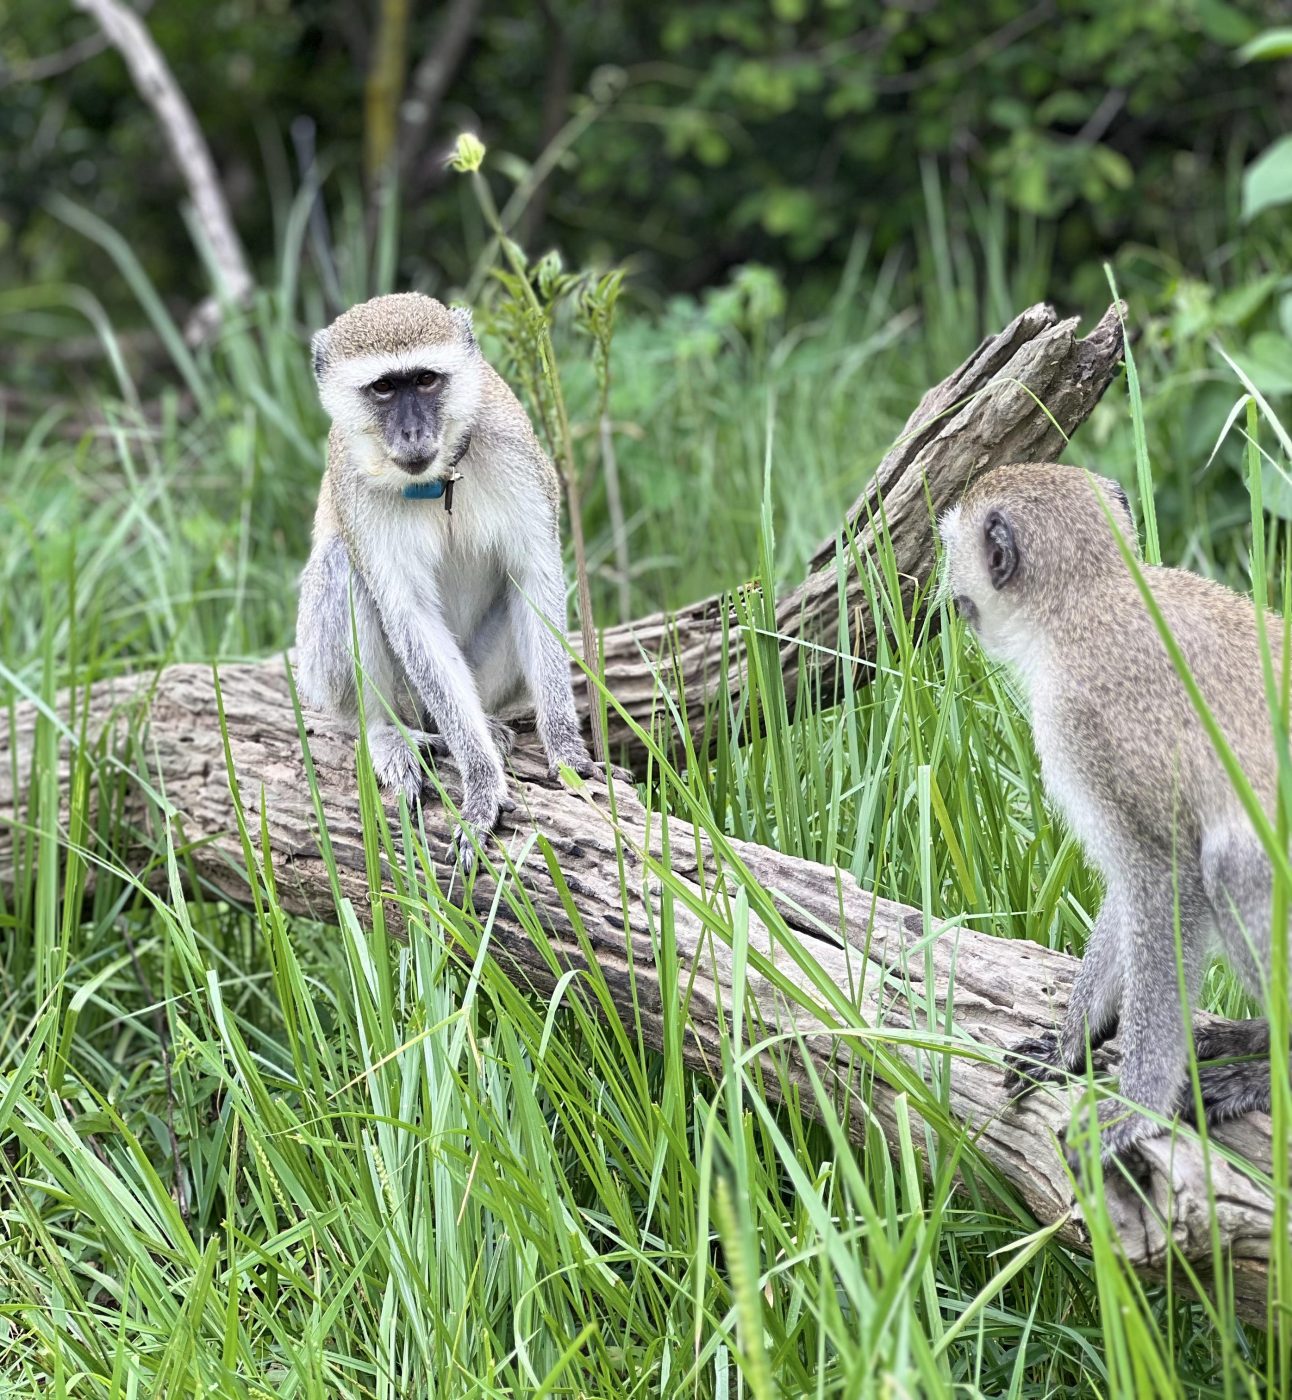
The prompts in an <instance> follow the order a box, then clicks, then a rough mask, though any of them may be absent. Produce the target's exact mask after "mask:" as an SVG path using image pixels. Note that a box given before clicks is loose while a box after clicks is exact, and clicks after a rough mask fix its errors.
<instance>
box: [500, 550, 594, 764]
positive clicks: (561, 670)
mask: <svg viewBox="0 0 1292 1400" xmlns="http://www.w3.org/2000/svg"><path fill="white" fill-rule="evenodd" d="M516 584H517V586H516V587H513V588H511V589H509V590H508V605H509V608H510V612H511V624H512V633H513V636H514V637H515V646H516V652H517V655H518V656H519V657H520V666H521V671H522V673H523V674H524V677H525V680H526V682H527V683H528V685H529V690H530V694H531V695H532V696H533V698H534V712H535V716H536V718H537V721H538V733H539V737H540V738H541V739H542V741H543V747H544V749H545V750H546V751H547V757H548V766H549V767H550V769H551V771H552V772H553V773H554V774H555V772H556V771H557V769H558V768H560V767H562V766H564V767H566V768H571V769H573V770H574V772H576V773H578V774H579V775H580V776H581V777H585V778H586V777H590V776H592V775H593V774H594V773H595V772H596V771H597V770H596V765H595V764H594V763H593V761H592V757H591V755H590V754H589V753H588V746H587V745H586V744H585V743H584V742H583V731H582V729H581V728H580V727H579V716H578V712H577V711H576V710H575V708H574V686H573V683H572V681H571V679H570V658H569V656H568V655H567V654H566V650H565V641H564V623H565V579H564V576H563V574H562V572H561V555H560V550H559V546H558V543H557V540H556V535H555V530H553V534H552V539H551V541H550V544H549V547H548V548H547V549H545V550H544V549H535V551H534V553H533V555H532V556H531V559H530V561H529V568H528V571H527V572H526V573H525V575H524V576H523V577H521V578H518V579H517V580H516ZM554 628H556V629H559V630H553V629H554Z"/></svg>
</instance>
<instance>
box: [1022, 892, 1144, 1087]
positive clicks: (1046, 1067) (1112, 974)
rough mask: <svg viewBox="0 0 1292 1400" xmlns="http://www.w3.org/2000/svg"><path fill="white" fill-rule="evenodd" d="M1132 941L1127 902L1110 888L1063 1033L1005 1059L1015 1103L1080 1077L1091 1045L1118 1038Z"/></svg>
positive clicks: (1027, 1044) (1027, 1043)
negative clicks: (1124, 971) (1036, 1090)
mask: <svg viewBox="0 0 1292 1400" xmlns="http://www.w3.org/2000/svg"><path fill="white" fill-rule="evenodd" d="M1129 938H1130V933H1129V930H1128V929H1127V902H1126V898H1125V896H1124V894H1123V893H1122V892H1121V890H1120V889H1119V888H1118V887H1117V886H1114V885H1110V886H1109V888H1108V893H1107V894H1106V895H1105V896H1104V902H1103V905H1102V907H1101V908H1100V910H1099V915H1098V917H1097V918H1096V919H1095V923H1094V927H1093V928H1092V929H1091V930H1090V941H1089V943H1088V944H1087V945H1086V955H1085V957H1084V958H1082V960H1081V968H1080V971H1079V972H1078V973H1077V980H1076V983H1075V985H1074V986H1073V988H1072V996H1071V998H1070V999H1069V1001H1068V1007H1067V1012H1066V1014H1065V1015H1064V1018H1063V1025H1062V1027H1061V1028H1060V1030H1059V1033H1058V1034H1057V1035H1056V1034H1055V1033H1054V1032H1053V1031H1047V1032H1046V1033H1045V1034H1043V1035H1039V1036H1032V1037H1030V1038H1028V1039H1027V1040H1021V1041H1019V1043H1018V1044H1017V1045H1015V1046H1014V1048H1013V1049H1012V1050H1011V1051H1010V1052H1009V1053H1008V1054H1007V1055H1006V1056H1005V1090H1006V1092H1007V1093H1008V1094H1009V1095H1010V1096H1011V1097H1012V1098H1022V1097H1023V1096H1024V1095H1026V1094H1028V1093H1030V1092H1031V1090H1032V1089H1034V1088H1035V1087H1036V1086H1037V1085H1038V1084H1044V1083H1050V1082H1054V1081H1057V1080H1063V1079H1066V1078H1068V1077H1069V1076H1070V1075H1072V1074H1075V1073H1077V1072H1078V1071H1079V1070H1081V1069H1083V1068H1084V1067H1085V1064H1086V1045H1087V1042H1088V1043H1089V1046H1090V1049H1091V1050H1096V1049H1098V1047H1099V1046H1101V1045H1102V1044H1103V1043H1104V1042H1105V1041H1106V1040H1110V1039H1111V1038H1112V1037H1113V1036H1114V1035H1116V1033H1117V1012H1118V1008H1119V1006H1120V1004H1121V995H1122V967H1123V964H1124V961H1125V958H1126V946H1127V943H1128V940H1129Z"/></svg>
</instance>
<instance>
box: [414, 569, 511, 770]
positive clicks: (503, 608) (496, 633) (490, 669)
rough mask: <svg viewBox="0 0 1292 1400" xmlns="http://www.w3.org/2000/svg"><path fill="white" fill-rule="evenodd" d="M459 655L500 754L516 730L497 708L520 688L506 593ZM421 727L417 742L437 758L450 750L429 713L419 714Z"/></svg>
mask: <svg viewBox="0 0 1292 1400" xmlns="http://www.w3.org/2000/svg"><path fill="white" fill-rule="evenodd" d="M462 655H463V656H464V657H465V659H466V663H467V665H468V666H469V667H470V668H471V674H472V676H473V677H474V678H475V683H476V693H477V694H478V695H479V697H480V706H481V708H482V709H483V710H484V712H485V720H486V722H487V724H488V726H489V734H490V736H491V737H492V739H493V741H494V745H495V747H496V748H497V750H498V752H499V753H500V754H501V755H502V757H503V758H506V757H507V755H508V754H509V753H511V751H512V749H513V748H514V747H515V744H516V731H515V730H514V729H513V728H512V727H511V725H509V724H508V723H506V721H505V720H502V719H499V718H498V716H497V713H496V711H497V710H499V709H500V708H501V707H502V706H503V705H505V704H507V703H508V701H510V700H512V699H514V698H515V696H516V695H517V692H518V691H519V689H520V683H521V674H520V660H519V658H518V657H517V655H516V647H515V644H514V641H513V639H512V634H511V624H510V618H509V615H508V609H507V600H506V596H505V595H504V594H503V593H499V595H498V597H497V598H496V599H495V600H494V602H493V604H492V606H491V607H490V608H489V609H488V611H487V612H486V613H485V615H484V617H483V618H482V619H481V620H480V625H479V626H478V627H477V629H476V632H475V635H474V636H473V637H472V639H471V641H470V642H469V643H468V644H467V646H466V647H464V648H463V651H462ZM421 724H422V728H421V730H420V732H419V733H418V735H417V736H416V737H417V741H418V743H419V744H420V745H421V746H422V747H423V748H424V749H426V750H427V751H428V752H429V753H431V754H433V755H434V756H435V757H436V758H444V757H445V756H446V755H447V754H449V752H450V750H449V745H448V741H447V740H446V739H445V738H444V736H443V735H442V734H439V733H437V732H436V731H435V729H434V724H435V721H434V720H433V719H431V717H430V716H429V715H423V716H422V717H421Z"/></svg>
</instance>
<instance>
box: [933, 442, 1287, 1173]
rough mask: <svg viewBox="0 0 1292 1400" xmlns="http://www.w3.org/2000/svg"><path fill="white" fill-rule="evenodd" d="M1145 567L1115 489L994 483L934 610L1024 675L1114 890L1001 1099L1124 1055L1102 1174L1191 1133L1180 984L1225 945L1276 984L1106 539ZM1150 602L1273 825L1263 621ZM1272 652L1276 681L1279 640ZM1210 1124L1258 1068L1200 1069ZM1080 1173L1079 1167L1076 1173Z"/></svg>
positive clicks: (1207, 778)
mask: <svg viewBox="0 0 1292 1400" xmlns="http://www.w3.org/2000/svg"><path fill="white" fill-rule="evenodd" d="M1114 522H1115V524H1116V527H1117V530H1118V531H1119V532H1120V533H1121V535H1122V536H1123V538H1124V539H1125V540H1126V541H1127V542H1128V544H1129V546H1130V547H1131V548H1132V549H1134V548H1135V544H1134V541H1135V525H1134V521H1133V519H1132V517H1131V514H1130V508H1129V506H1128V503H1127V500H1126V495H1125V492H1124V491H1122V489H1121V487H1119V486H1118V485H1116V483H1114V482H1111V481H1107V480H1105V479H1103V478H1099V477H1094V476H1091V475H1090V474H1089V473H1087V472H1085V471H1082V470H1081V469H1079V468H1076V467H1062V466H1051V465H1019V466H1008V467H1000V468H998V469H997V470H995V471H992V472H989V473H988V474H987V475H986V476H984V477H983V478H982V479H981V480H980V481H978V482H977V483H976V484H975V485H974V486H972V487H971V488H970V489H969V491H968V492H967V493H966V495H965V497H964V500H963V501H962V502H961V503H960V505H958V506H956V507H955V508H954V509H952V510H951V511H949V512H948V513H947V514H946V515H945V516H944V517H943V519H942V522H941V534H942V539H943V543H944V546H945V561H944V589H945V594H946V596H949V597H950V598H952V599H953V600H954V602H955V605H956V607H957V609H958V610H959V612H960V615H961V616H962V617H963V618H964V620H965V621H966V623H967V624H968V625H969V627H970V628H971V629H972V630H973V632H974V633H975V635H976V636H977V638H978V641H979V642H980V644H981V645H982V647H983V650H984V651H985V652H986V653H987V655H988V656H989V657H992V658H994V659H997V660H1000V661H1004V662H1008V663H1010V665H1011V666H1012V667H1013V668H1014V670H1015V671H1016V672H1017V674H1018V677H1019V679H1020V681H1021V682H1022V686H1023V689H1024V691H1025V692H1026V696H1027V699H1028V702H1029V705H1030V709H1031V720H1032V729H1033V733H1034V735H1035V741H1036V749H1037V753H1038V755H1039V756H1040V760H1041V776H1042V780H1043V783H1044V786H1045V790H1046V793H1047V795H1048V797H1049V798H1050V800H1051V801H1052V802H1053V803H1054V805H1055V806H1056V807H1057V808H1058V809H1059V811H1060V812H1061V813H1062V815H1063V817H1064V818H1065V819H1066V821H1067V822H1068V824H1069V825H1070V826H1071V828H1072V830H1073V832H1074V833H1075V834H1076V836H1077V838H1078V839H1079V840H1080V842H1081V844H1082V846H1083V847H1084V848H1085V851H1086V854H1087V855H1088V856H1089V858H1090V859H1091V861H1092V862H1093V863H1094V864H1095V865H1096V866H1097V867H1098V869H1099V871H1100V872H1101V874H1102V875H1103V877H1104V880H1105V881H1106V885H1107V892H1106V894H1105V896H1104V902H1103V906H1102V908H1101V909H1100V911H1099V916H1098V918H1097V919H1096V921H1095V925H1094V928H1093V930H1092V932H1091V936H1090V943H1089V947H1088V948H1087V950H1086V956H1085V958H1084V960H1083V961H1082V964H1081V970H1080V973H1079V974H1078V977H1077V980H1076V985H1075V986H1074V988H1073V992H1072V998H1071V1000H1070V1001H1069V1003H1068V1008H1067V1014H1066V1016H1065V1018H1064V1021H1063V1025H1062V1027H1061V1029H1060V1031H1059V1033H1058V1035H1057V1037H1056V1036H1055V1035H1053V1034H1050V1035H1044V1036H1041V1037H1038V1038H1036V1039H1030V1040H1026V1041H1024V1042H1022V1043H1021V1044H1020V1045H1018V1046H1016V1047H1015V1049H1014V1051H1013V1053H1012V1054H1011V1055H1010V1056H1009V1057H1008V1059H1007V1066H1008V1068H1007V1073H1006V1082H1007V1085H1008V1087H1009V1088H1010V1089H1013V1090H1020V1091H1022V1090H1023V1089H1024V1088H1025V1087H1026V1085H1027V1083H1028V1081H1041V1080H1045V1079H1058V1078H1062V1077H1065V1075H1066V1074H1067V1073H1069V1072H1073V1071H1076V1070H1078V1069H1079V1067H1080V1066H1082V1065H1083V1064H1084V1063H1085V1057H1086V1046H1087V1042H1089V1044H1090V1045H1091V1046H1092V1047H1093V1046H1097V1045H1099V1044H1101V1043H1102V1042H1103V1041H1105V1040H1107V1039H1108V1038H1109V1037H1111V1036H1112V1035H1114V1034H1117V1035H1118V1036H1119V1039H1120V1041H1121V1045H1122V1068H1121V1096H1122V1100H1123V1101H1117V1100H1107V1101H1105V1102H1103V1103H1102V1104H1101V1105H1100V1110H1099V1119H1100V1129H1101V1131H1100V1141H1101V1144H1102V1153H1103V1156H1104V1159H1105V1160H1106V1161H1110V1160H1112V1159H1114V1158H1116V1157H1118V1156H1126V1157H1133V1156H1134V1149H1135V1147H1136V1145H1137V1144H1138V1143H1140V1142H1141V1141H1143V1140H1144V1139H1146V1138H1148V1137H1151V1136H1153V1135H1154V1134H1156V1133H1159V1132H1161V1131H1162V1126H1161V1124H1160V1123H1159V1122H1154V1121H1153V1120H1152V1119H1151V1118H1149V1117H1147V1116H1145V1115H1144V1114H1143V1113H1140V1112H1137V1111H1135V1110H1134V1109H1130V1108H1128V1107H1127V1106H1126V1102H1124V1101H1129V1102H1130V1103H1132V1104H1138V1105H1141V1106H1142V1107H1143V1108H1145V1109H1148V1110H1151V1111H1152V1112H1153V1113H1154V1114H1156V1115H1158V1117H1159V1118H1160V1119H1170V1118H1171V1117H1172V1116H1173V1115H1175V1114H1178V1113H1183V1114H1185V1116H1187V1117H1192V1111H1193V1095H1192V1091H1191V1087H1190V1084H1189V1077H1188V1058H1187V1043H1186V1039H1185V1037H1186V1035H1187V1034H1188V1019H1187V1008H1186V1007H1182V1006H1181V1004H1180V996H1179V981H1178V979H1177V959H1176V936H1175V927H1176V915H1177V909H1178V917H1179V928H1180V944H1181V951H1182V958H1183V970H1184V981H1185V985H1186V987H1187V988H1188V993H1189V996H1190V997H1191V998H1193V997H1196V995H1197V992H1198V988H1199V984H1200V981H1201V978H1202V973H1203V970H1204V966H1205V963H1206V960H1207V958H1208V955H1209V953H1210V952H1211V951H1212V949H1213V946H1214V945H1215V943H1216V942H1217V941H1218V943H1219V946H1220V948H1221V949H1222V950H1223V952H1224V954H1225V955H1226V957H1227V959H1228V961H1229V962H1230V964H1231V965H1232V966H1233V967H1234V969H1235V970H1236V971H1237V973H1238V974H1239V976H1240V977H1241V978H1242V980H1243V981H1244V983H1245V984H1246V986H1247V987H1248V988H1249V989H1250V990H1251V991H1252V992H1253V993H1254V994H1256V995H1261V994H1262V990H1263V984H1264V981H1265V979H1266V976H1267V974H1268V972H1269V966H1270V945H1271V936H1270V927H1271V900H1270V894H1271V888H1270V887H1271V868H1270V861H1269V859H1268V857H1267V856H1266V853H1265V851H1264V849H1263V847H1262V845H1261V842H1260V840H1259V838H1258V837H1257V835H1256V832H1255V831H1254V829H1253V827H1252V824H1251V821H1250V820H1249V818H1248V816H1247V814H1246V813H1245V811H1244V809H1243V807H1242V805H1241V803H1240V801H1239V798H1238V796H1237V795H1236V793H1235V791H1234V788H1233V785H1232V784H1231V782H1230V780H1229V777H1228V776H1227V775H1226V772H1225V770H1224V768H1223V767H1222V765H1221V761H1220V758H1219V756H1218V755H1217V753H1216V750H1215V748H1214V747H1213V745H1212V743H1211V741H1210V739H1209V738H1208V737H1207V734H1206V731H1205V730H1204V728H1203V725H1202V722H1201V720H1200V719H1199V716H1198V714H1197V712H1196V710H1195V708H1194V705H1193V703H1192V701H1191V700H1190V698H1189V694H1188V692H1187V691H1186V689H1185V687H1184V685H1183V683H1182V682H1181V679H1180V677H1179V674H1178V673H1177V671H1176V669H1175V667H1174V665H1173V664H1172V662H1171V659H1170V656H1169V654H1168V652H1167V649H1166V647H1165V645H1164V644H1163V641H1162V638H1161V635H1160V634H1159V632H1158V629H1157V627H1156V626H1155V625H1154V622H1153V619H1152V618H1151V616H1150V614H1149V612H1148V609H1147V607H1146V605H1145V602H1144V599H1143V595H1142V594H1141V592H1140V589H1139V586H1138V584H1137V583H1136V581H1135V579H1134V578H1133V576H1132V575H1131V573H1130V570H1129V569H1128V567H1127V564H1126V561H1125V558H1124V556H1123V554H1122V552H1121V549H1120V548H1119V545H1118V540H1117V538H1116V537H1115V535H1114ZM1143 569H1144V574H1145V576H1146V578H1147V581H1148V585H1149V588H1150V590H1151V592H1152V595H1153V598H1154V599H1155V601H1156V603H1157V605H1158V606H1159V608H1160V609H1161V611H1162V614H1163V616H1164V617H1165V619H1166V622H1167V624H1168V626H1169V628H1170V631H1171V633H1172V634H1173V636H1174V638H1175V640H1176V642H1177V643H1178V644H1179V646H1180V649H1181V651H1182V652H1183V655H1184V657H1185V658H1186V660H1187V663H1188V666H1189V668H1190V670H1191V672H1192V674H1193V676H1194V677H1195V679H1196V681H1197V684H1198V686H1199V687H1200V689H1201V692H1202V695H1203V696H1204V698H1205V699H1206V702H1207V704H1208V706H1209V707H1210V710H1211V713H1212V714H1213V715H1214V716H1215V718H1216V721H1217V722H1218V724H1219V726H1220V729H1221V732H1222V733H1223V734H1224V736H1225V738H1226V740H1227V742H1228V744H1229V745H1230V747H1231V749H1232V751H1233V753H1234V755H1235V757H1236V758H1237V761H1238V763H1239V764H1240V765H1241V767H1242V769H1243V772H1244V773H1245V774H1246V776H1247V778H1248V781H1249V782H1250V783H1251V785H1252V788H1253V789H1254V791H1255V792H1256V794H1257V795H1258V796H1259V799H1260V802H1261V804H1262V806H1263V807H1264V810H1265V811H1266V813H1272V812H1273V810H1274V804H1275V787H1276V782H1277V769H1276V763H1275V753H1274V744H1273V736H1272V728H1271V721H1270V713H1269V710H1268V707H1267V702H1266V689H1265V683H1264V680H1263V672H1262V662H1261V652H1260V646H1259V642H1258V635H1257V619H1256V612H1255V605H1254V604H1253V602H1252V600H1251V599H1250V598H1242V597H1239V596H1238V595H1237V594H1236V593H1232V592H1230V591H1229V590H1228V589H1226V588H1223V587H1221V586H1220V585H1219V584H1217V583H1213V582H1210V581H1209V580H1207V579H1203V578H1199V577H1197V576H1196V575H1194V574H1189V573H1184V572H1183V571H1181V570H1179V569H1167V568H1155V567H1149V566H1143ZM1269 621H1270V626H1269V637H1270V641H1271V645H1272V646H1274V647H1275V648H1276V652H1275V671H1276V673H1278V672H1279V671H1280V670H1281V661H1280V659H1279V650H1277V649H1278V648H1279V646H1280V643H1279V639H1280V638H1281V636H1282V623H1281V621H1280V620H1279V619H1277V618H1270V619H1269ZM1268 1049H1269V1027H1268V1024H1267V1023H1266V1022H1265V1021H1263V1020H1262V1021H1239V1022H1228V1023H1223V1024H1221V1025H1218V1026H1217V1027H1215V1028H1214V1030H1213V1031H1208V1032H1199V1035H1198V1037H1197V1041H1196V1050H1197V1055H1198V1058H1199V1060H1207V1059H1211V1058H1213V1057H1217V1056H1234V1055H1262V1056H1264V1055H1267V1054H1268ZM1200 1082H1201V1088H1202V1100H1203V1104H1204V1106H1205V1110H1206V1116H1207V1121H1208V1122H1218V1121H1221V1120H1223V1119H1226V1118H1231V1117H1235V1116H1237V1115H1238V1114H1241V1113H1245V1112H1247V1111H1248V1110H1250V1109H1255V1108H1267V1107H1268V1106H1269V1102H1270V1080H1269V1063H1268V1060H1267V1059H1264V1058H1262V1059H1261V1060H1259V1061H1249V1062H1247V1063H1235V1064H1223V1065H1210V1066H1204V1067H1203V1068H1202V1069H1201V1070H1200ZM1070 1155H1071V1156H1072V1160H1074V1161H1075V1154H1070Z"/></svg>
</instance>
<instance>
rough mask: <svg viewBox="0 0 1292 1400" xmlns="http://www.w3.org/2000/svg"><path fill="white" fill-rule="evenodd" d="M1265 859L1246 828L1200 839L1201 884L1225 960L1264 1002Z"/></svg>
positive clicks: (1266, 935) (1267, 926)
mask: <svg viewBox="0 0 1292 1400" xmlns="http://www.w3.org/2000/svg"><path fill="white" fill-rule="evenodd" d="M1271 879H1272V873H1271V870H1270V862H1269V857H1268V856H1267V855H1266V854H1265V849H1264V847H1263V846H1262V845H1261V843H1260V840H1259V838H1258V837H1257V835H1256V833H1255V832H1254V831H1253V830H1252V829H1251V827H1250V826H1246V825H1242V826H1239V825H1231V826H1226V827H1222V828H1218V829H1213V830H1211V831H1207V832H1204V833H1203V837H1202V884H1203V888H1204V889H1205V890H1206V892H1207V898H1208V900H1209V901H1210V903H1211V908H1212V911H1213V913H1214V915H1215V921H1216V931H1217V932H1218V933H1219V935H1220V941H1221V943H1222V944H1223V945H1224V949H1225V956H1226V958H1227V959H1228V961H1229V963H1230V965H1231V966H1232V967H1233V969H1234V971H1235V972H1237V973H1238V975H1239V976H1240V977H1241V978H1242V980H1243V982H1244V984H1245V985H1246V987H1247V990H1248V991H1249V992H1251V993H1252V995H1253V996H1264V995H1265V994H1266V991H1265V980H1266V978H1267V976H1268V973H1269V966H1270V932H1271V930H1270V918H1271V909H1270V883H1271Z"/></svg>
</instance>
